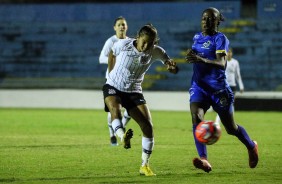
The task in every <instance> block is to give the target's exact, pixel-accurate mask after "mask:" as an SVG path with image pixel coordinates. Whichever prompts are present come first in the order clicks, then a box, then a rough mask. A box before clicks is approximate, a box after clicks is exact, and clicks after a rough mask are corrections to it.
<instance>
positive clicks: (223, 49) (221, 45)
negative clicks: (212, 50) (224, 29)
mask: <svg viewBox="0 0 282 184" xmlns="http://www.w3.org/2000/svg"><path fill="white" fill-rule="evenodd" d="M215 41H216V54H225V55H226V54H227V51H228V46H229V40H228V39H227V38H226V36H224V35H223V34H220V35H219V36H217V38H216V40H215Z"/></svg>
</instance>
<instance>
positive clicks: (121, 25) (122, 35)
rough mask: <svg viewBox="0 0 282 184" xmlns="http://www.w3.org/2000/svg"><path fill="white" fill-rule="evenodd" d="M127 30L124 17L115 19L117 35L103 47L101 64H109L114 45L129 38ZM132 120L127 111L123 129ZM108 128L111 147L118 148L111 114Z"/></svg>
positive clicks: (124, 116)
mask: <svg viewBox="0 0 282 184" xmlns="http://www.w3.org/2000/svg"><path fill="white" fill-rule="evenodd" d="M127 29H128V26H127V22H126V20H125V18H124V17H118V18H117V19H115V22H114V30H115V32H116V34H115V35H113V36H111V37H110V38H109V39H108V40H107V41H106V43H105V44H104V47H103V49H102V51H101V54H100V57H99V62H100V64H108V56H109V53H110V51H111V49H112V47H113V45H114V44H115V43H116V42H117V41H118V40H121V39H128V37H127V36H126V32H127ZM108 73H109V72H108V69H107V71H106V79H107V78H108ZM130 119H131V117H130V116H129V115H128V113H127V111H126V110H125V111H124V114H123V117H122V124H123V127H125V126H126V125H127V123H128V122H129V120H130ZM108 126H109V132H110V142H111V145H113V146H117V145H118V142H117V138H116V135H115V132H114V129H113V127H112V121H111V113H108Z"/></svg>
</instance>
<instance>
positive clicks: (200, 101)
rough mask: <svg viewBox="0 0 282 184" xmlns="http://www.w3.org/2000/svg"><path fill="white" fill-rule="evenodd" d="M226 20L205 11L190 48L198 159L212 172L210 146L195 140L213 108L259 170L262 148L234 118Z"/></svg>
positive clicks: (200, 165) (198, 163)
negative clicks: (228, 79) (223, 27)
mask: <svg viewBox="0 0 282 184" xmlns="http://www.w3.org/2000/svg"><path fill="white" fill-rule="evenodd" d="M223 20H224V18H223V16H222V14H221V13H220V12H219V11H218V10H217V9H216V8H213V7H210V8H208V9H206V10H204V11H203V13H202V18H201V28H202V31H201V32H198V33H196V34H195V36H194V38H193V45H192V49H188V51H187V56H186V60H187V62H189V63H193V77H192V81H191V88H190V90H189V93H190V110H191V116H192V123H193V135H194V140H195V145H196V149H197V152H198V155H199V157H200V158H194V159H193V164H194V166H195V167H196V168H199V169H202V170H204V171H205V172H210V171H211V170H212V167H211V165H210V163H209V162H208V155H207V149H206V145H204V144H202V143H200V142H199V141H197V139H196V138H195V128H196V126H197V125H198V124H199V123H200V122H201V121H204V115H205V113H206V112H207V110H208V109H209V107H210V106H212V107H213V109H214V110H215V111H216V112H217V113H218V115H219V117H220V119H221V121H222V124H223V126H224V127H225V129H226V131H227V133H228V134H230V135H234V136H236V137H237V138H238V139H239V140H240V141H241V142H242V143H243V144H244V145H245V146H246V148H247V149H248V154H249V166H250V167H251V168H255V167H256V166H257V163H258V146H257V143H256V141H252V140H251V139H250V137H249V135H248V134H247V132H246V130H245V129H244V128H243V127H242V126H240V125H238V124H236V123H235V121H234V119H233V101H234V96H233V92H232V91H231V89H230V87H229V85H228V84H227V82H226V79H225V78H226V77H225V67H226V54H227V50H228V45H229V41H228V39H227V37H226V36H225V35H224V34H223V33H221V32H219V31H218V26H219V24H220V22H221V21H223Z"/></svg>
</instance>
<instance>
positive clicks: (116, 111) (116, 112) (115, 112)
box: [109, 107, 122, 119]
mask: <svg viewBox="0 0 282 184" xmlns="http://www.w3.org/2000/svg"><path fill="white" fill-rule="evenodd" d="M109 110H110V113H111V116H112V119H121V117H122V116H121V109H120V108H118V107H111V108H109Z"/></svg>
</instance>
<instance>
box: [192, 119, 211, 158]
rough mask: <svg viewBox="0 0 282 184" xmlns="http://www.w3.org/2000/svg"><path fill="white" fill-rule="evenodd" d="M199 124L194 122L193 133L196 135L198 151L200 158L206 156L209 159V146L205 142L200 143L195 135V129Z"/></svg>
mask: <svg viewBox="0 0 282 184" xmlns="http://www.w3.org/2000/svg"><path fill="white" fill-rule="evenodd" d="M196 127H197V125H194V124H193V135H194V140H195V145H196V148H197V151H198V155H199V156H200V158H206V159H208V154H207V147H206V145H205V144H202V143H200V142H199V141H198V140H197V139H196V137H195V130H196Z"/></svg>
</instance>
